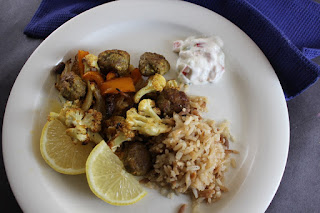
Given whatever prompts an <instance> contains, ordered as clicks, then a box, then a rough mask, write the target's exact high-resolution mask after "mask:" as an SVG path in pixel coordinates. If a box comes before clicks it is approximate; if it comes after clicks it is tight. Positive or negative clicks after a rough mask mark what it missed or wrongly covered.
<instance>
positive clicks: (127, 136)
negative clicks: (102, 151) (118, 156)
mask: <svg viewBox="0 0 320 213" xmlns="http://www.w3.org/2000/svg"><path fill="white" fill-rule="evenodd" d="M104 124H105V128H104V130H103V132H104V135H105V136H106V137H107V138H108V142H107V143H108V145H109V147H110V148H111V150H112V151H116V149H117V148H118V147H120V145H121V144H122V143H123V142H125V141H131V139H132V138H133V137H134V136H135V133H134V132H133V131H132V130H130V129H129V126H128V124H127V122H126V119H125V118H124V117H121V116H113V117H111V118H110V119H108V120H105V123H104Z"/></svg>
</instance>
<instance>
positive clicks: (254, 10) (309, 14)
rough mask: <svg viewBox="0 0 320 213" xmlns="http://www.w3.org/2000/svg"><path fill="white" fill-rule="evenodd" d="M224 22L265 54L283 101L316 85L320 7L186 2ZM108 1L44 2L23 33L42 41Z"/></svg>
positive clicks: (231, 0) (305, 0) (286, 0)
mask: <svg viewBox="0 0 320 213" xmlns="http://www.w3.org/2000/svg"><path fill="white" fill-rule="evenodd" d="M187 1H188V2H191V3H194V4H197V5H200V6H203V7H206V8H208V9H210V10H212V11H214V12H216V13H218V14H220V15H222V16H223V17H225V18H227V19H229V20H230V21H231V22H233V23H234V24H236V25H237V26H238V27H239V28H240V29H242V30H243V31H244V32H245V33H246V34H247V35H248V36H250V37H251V39H252V40H253V41H254V42H255V43H256V44H257V45H258V46H259V47H260V49H261V50H262V51H263V52H264V54H265V55H266V57H267V58H268V60H269V61H270V63H271V65H272V66H273V68H274V70H275V72H276V74H277V76H278V78H279V81H280V83H281V86H282V89H283V91H284V94H285V97H286V99H287V100H290V99H292V98H294V97H295V96H297V95H298V94H300V93H301V92H303V91H304V90H305V89H307V88H308V87H309V86H311V85H312V84H313V83H315V82H316V81H317V79H318V78H319V76H320V66H318V65H317V64H315V63H314V62H312V61H311V60H310V59H312V58H314V57H316V56H319V55H320V4H319V3H316V2H313V1H312V0H281V1H279V0H268V1H266V0H213V1H211V0H210V1H208V0H187ZM106 2H109V1H108V0H95V1H92V0H55V1H52V0H43V1H42V2H41V4H40V6H39V8H38V10H37V12H36V13H35V15H34V16H33V18H32V20H31V21H30V23H29V24H28V25H27V27H26V28H25V31H24V33H25V34H26V35H28V36H31V37H35V38H45V37H47V36H48V35H49V34H50V33H51V32H53V31H54V30H55V29H56V28H58V27H59V26H60V25H62V24H63V23H64V22H66V21H67V20H69V19H71V18H72V17H74V16H76V15H78V14H79V13H81V12H83V11H85V10H87V9H90V8H92V7H95V6H97V5H100V4H102V3H106Z"/></svg>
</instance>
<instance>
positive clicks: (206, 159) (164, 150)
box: [148, 97, 234, 203]
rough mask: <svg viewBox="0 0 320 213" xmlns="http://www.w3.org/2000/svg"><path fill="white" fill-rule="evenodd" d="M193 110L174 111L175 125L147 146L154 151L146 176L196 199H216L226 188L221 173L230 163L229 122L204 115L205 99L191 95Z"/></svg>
mask: <svg viewBox="0 0 320 213" xmlns="http://www.w3.org/2000/svg"><path fill="white" fill-rule="evenodd" d="M190 100H191V103H192V104H191V105H192V108H193V110H191V112H190V113H189V114H188V115H183V116H182V115H179V114H174V116H173V119H174V121H175V125H174V127H173V129H172V131H171V132H170V133H169V134H168V135H167V136H166V137H163V138H158V140H155V142H154V143H153V145H152V146H151V148H150V151H151V152H152V153H155V154H156V161H155V163H154V165H153V167H154V169H153V170H152V172H151V173H150V174H149V176H148V178H149V180H150V181H151V182H154V183H157V185H160V186H161V188H162V187H168V188H170V189H171V190H173V191H175V192H176V193H190V194H191V195H193V198H195V199H196V201H197V202H202V201H206V202H208V203H211V202H214V201H216V200H218V199H219V198H220V197H221V195H222V193H223V192H225V191H227V188H226V187H225V186H224V185H223V181H224V173H225V172H226V170H227V167H228V165H230V160H229V153H231V152H234V151H232V150H229V140H230V133H229V128H228V125H229V124H228V122H223V123H221V124H216V123H215V122H214V121H213V120H205V119H203V118H202V117H201V116H200V115H199V113H198V111H204V110H206V99H205V98H202V97H198V98H196V97H191V98H190Z"/></svg>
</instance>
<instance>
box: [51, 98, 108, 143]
mask: <svg viewBox="0 0 320 213" xmlns="http://www.w3.org/2000/svg"><path fill="white" fill-rule="evenodd" d="M51 119H59V120H60V121H62V122H63V123H64V124H65V125H66V126H67V127H69V128H68V129H67V134H68V135H69V136H70V137H71V138H72V140H73V141H74V142H78V141H80V142H84V143H86V142H89V141H93V142H95V143H98V142H100V141H101V140H102V137H101V136H100V135H99V133H98V132H99V131H100V130H101V120H102V114H101V112H99V111H97V110H94V109H89V110H88V111H84V110H82V109H81V108H80V107H79V106H78V105H74V104H72V103H71V102H66V104H65V106H64V107H63V108H62V109H61V111H60V113H54V112H51V113H50V115H49V120H51Z"/></svg>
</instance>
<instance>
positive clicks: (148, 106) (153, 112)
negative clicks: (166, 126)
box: [138, 99, 161, 122]
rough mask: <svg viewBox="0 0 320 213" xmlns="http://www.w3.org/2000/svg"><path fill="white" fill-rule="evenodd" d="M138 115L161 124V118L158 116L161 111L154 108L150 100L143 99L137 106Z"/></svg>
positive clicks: (154, 105)
mask: <svg viewBox="0 0 320 213" xmlns="http://www.w3.org/2000/svg"><path fill="white" fill-rule="evenodd" d="M138 111H139V114H141V115H144V116H148V117H153V118H154V119H155V120H157V121H160V122H161V118H160V117H159V116H158V115H160V114H161V111H160V109H159V108H156V104H155V102H154V101H153V100H151V99H143V100H142V101H140V103H139V106H138Z"/></svg>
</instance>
